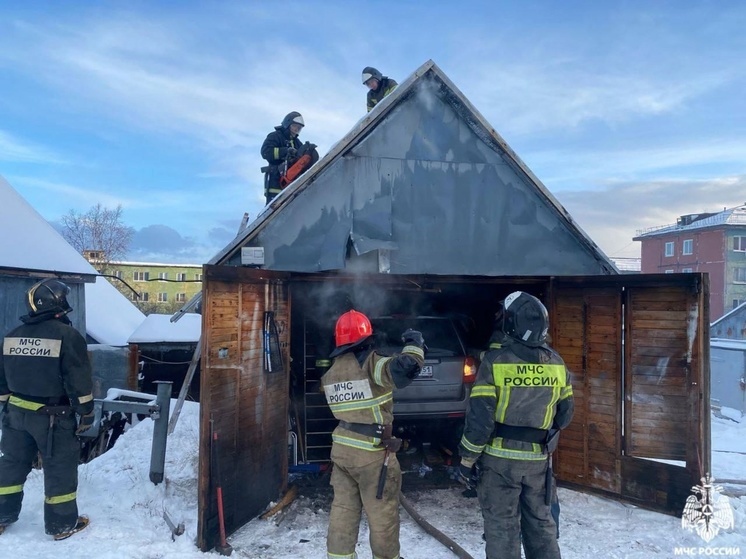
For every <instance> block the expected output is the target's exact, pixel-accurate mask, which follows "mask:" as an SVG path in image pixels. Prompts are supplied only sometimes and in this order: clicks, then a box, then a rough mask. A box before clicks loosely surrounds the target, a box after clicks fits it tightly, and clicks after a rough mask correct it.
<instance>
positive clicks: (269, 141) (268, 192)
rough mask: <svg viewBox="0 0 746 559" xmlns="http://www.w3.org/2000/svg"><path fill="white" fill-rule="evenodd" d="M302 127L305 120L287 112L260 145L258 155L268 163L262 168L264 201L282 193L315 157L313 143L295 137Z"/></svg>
mask: <svg viewBox="0 0 746 559" xmlns="http://www.w3.org/2000/svg"><path fill="white" fill-rule="evenodd" d="M303 126H305V123H304V122H303V116H301V114H300V113H299V112H297V111H293V112H291V113H288V114H287V115H285V118H283V119H282V123H281V124H280V126H275V130H274V132H270V133H269V134H268V135H267V138H266V139H265V140H264V143H263V144H262V149H261V154H262V157H263V158H264V159H266V160H267V163H269V165H267V166H266V167H262V172H263V173H264V196H265V197H266V200H267V204H269V203H270V202H271V201H272V199H273V198H274V197H275V196H277V195H278V194H279V193H280V192H282V189H283V188H284V187H285V186H287V184H288V183H289V182H290V181H291V180H293V179H294V178H295V177H297V176H298V175H300V174H301V173H302V172H303V171H305V170H306V169H308V168H309V167H310V166H311V165H313V164H314V163H316V161H317V160H318V159H319V154H318V153H317V152H316V145H315V144H311V143H309V142H306V143H305V144H303V143H302V142H301V141H300V140H299V139H298V136H299V135H300V131H301V130H302V129H303ZM296 164H297V165H296ZM289 177H292V178H289Z"/></svg>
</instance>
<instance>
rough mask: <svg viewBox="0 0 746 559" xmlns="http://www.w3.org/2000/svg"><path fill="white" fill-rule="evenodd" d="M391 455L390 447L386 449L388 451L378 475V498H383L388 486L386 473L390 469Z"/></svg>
mask: <svg viewBox="0 0 746 559" xmlns="http://www.w3.org/2000/svg"><path fill="white" fill-rule="evenodd" d="M390 455H391V453H390V451H389V449H388V448H387V449H386V453H385V454H384V455H383V464H381V473H380V474H379V476H378V491H376V499H383V488H384V487H385V486H386V474H388V471H389V456H390Z"/></svg>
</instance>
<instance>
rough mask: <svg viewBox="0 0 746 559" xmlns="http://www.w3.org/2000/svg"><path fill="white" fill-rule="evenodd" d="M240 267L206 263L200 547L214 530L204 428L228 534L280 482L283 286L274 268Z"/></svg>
mask: <svg viewBox="0 0 746 559" xmlns="http://www.w3.org/2000/svg"><path fill="white" fill-rule="evenodd" d="M246 272H250V271H249V270H243V269H241V268H237V269H236V268H215V267H206V268H205V276H204V277H205V285H204V291H203V310H202V315H203V332H204V337H203V342H204V352H203V356H202V360H203V361H202V362H203V364H204V365H203V367H202V377H201V383H200V386H201V388H200V390H201V401H200V448H201V452H200V474H199V476H200V480H199V481H200V516H199V527H198V531H199V534H200V535H199V541H198V545H199V547H200V548H201V549H203V550H205V551H206V550H209V549H212V547H214V545H215V543H216V538H217V534H218V515H217V507H216V498H215V482H216V479H215V477H214V475H215V472H214V470H213V468H212V463H211V462H212V461H211V456H210V454H211V453H210V442H211V436H210V433H211V427H212V428H213V429H214V431H216V432H217V433H218V440H219V443H218V445H219V446H218V447H219V457H218V461H219V464H220V477H221V483H222V489H223V501H224V513H225V529H226V532H227V533H228V534H230V533H232V532H234V531H235V530H236V529H238V528H240V527H241V526H242V525H243V524H245V523H246V522H248V521H249V520H251V519H252V518H254V517H255V516H257V515H258V514H259V513H261V512H262V511H263V510H264V509H265V507H266V506H267V504H268V503H269V502H271V501H273V500H277V499H278V498H279V497H280V496H281V494H282V492H283V491H284V490H285V489H286V486H287V414H288V377H289V375H288V367H287V363H288V355H287V353H288V352H287V347H288V338H289V321H290V309H289V303H288V288H287V286H286V285H285V283H284V282H283V281H282V280H281V279H278V277H281V275H280V274H271V273H264V274H263V275H262V277H260V278H256V277H254V276H252V275H247V274H246ZM265 311H273V312H274V313H275V321H276V323H277V326H278V331H279V338H280V345H281V349H282V351H283V361H284V365H285V367H284V370H281V371H276V372H272V373H267V372H265V369H264V344H263V340H264V328H263V324H264V313H265ZM211 422H212V425H211ZM211 476H212V477H211Z"/></svg>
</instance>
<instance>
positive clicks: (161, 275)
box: [158, 272, 168, 280]
mask: <svg viewBox="0 0 746 559" xmlns="http://www.w3.org/2000/svg"><path fill="white" fill-rule="evenodd" d="M158 279H159V280H167V279H168V272H158Z"/></svg>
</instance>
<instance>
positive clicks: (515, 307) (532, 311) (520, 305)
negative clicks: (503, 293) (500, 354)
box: [503, 291, 549, 347]
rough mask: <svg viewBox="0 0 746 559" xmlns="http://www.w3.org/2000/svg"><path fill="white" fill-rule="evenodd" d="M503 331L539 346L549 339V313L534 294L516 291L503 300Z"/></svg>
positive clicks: (525, 342) (526, 343) (529, 343)
mask: <svg viewBox="0 0 746 559" xmlns="http://www.w3.org/2000/svg"><path fill="white" fill-rule="evenodd" d="M503 308H504V314H503V332H505V335H507V336H509V337H511V338H513V339H514V340H517V341H519V342H521V343H523V344H525V345H528V346H533V347H537V346H540V345H542V344H543V343H544V342H545V341H546V339H547V331H548V329H549V313H548V312H547V308H546V307H545V306H544V305H543V304H542V302H541V301H539V300H538V299H537V298H536V297H534V296H533V295H529V294H528V293H524V292H523V291H514V292H513V293H511V294H510V295H508V296H507V297H505V301H504V302H503Z"/></svg>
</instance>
